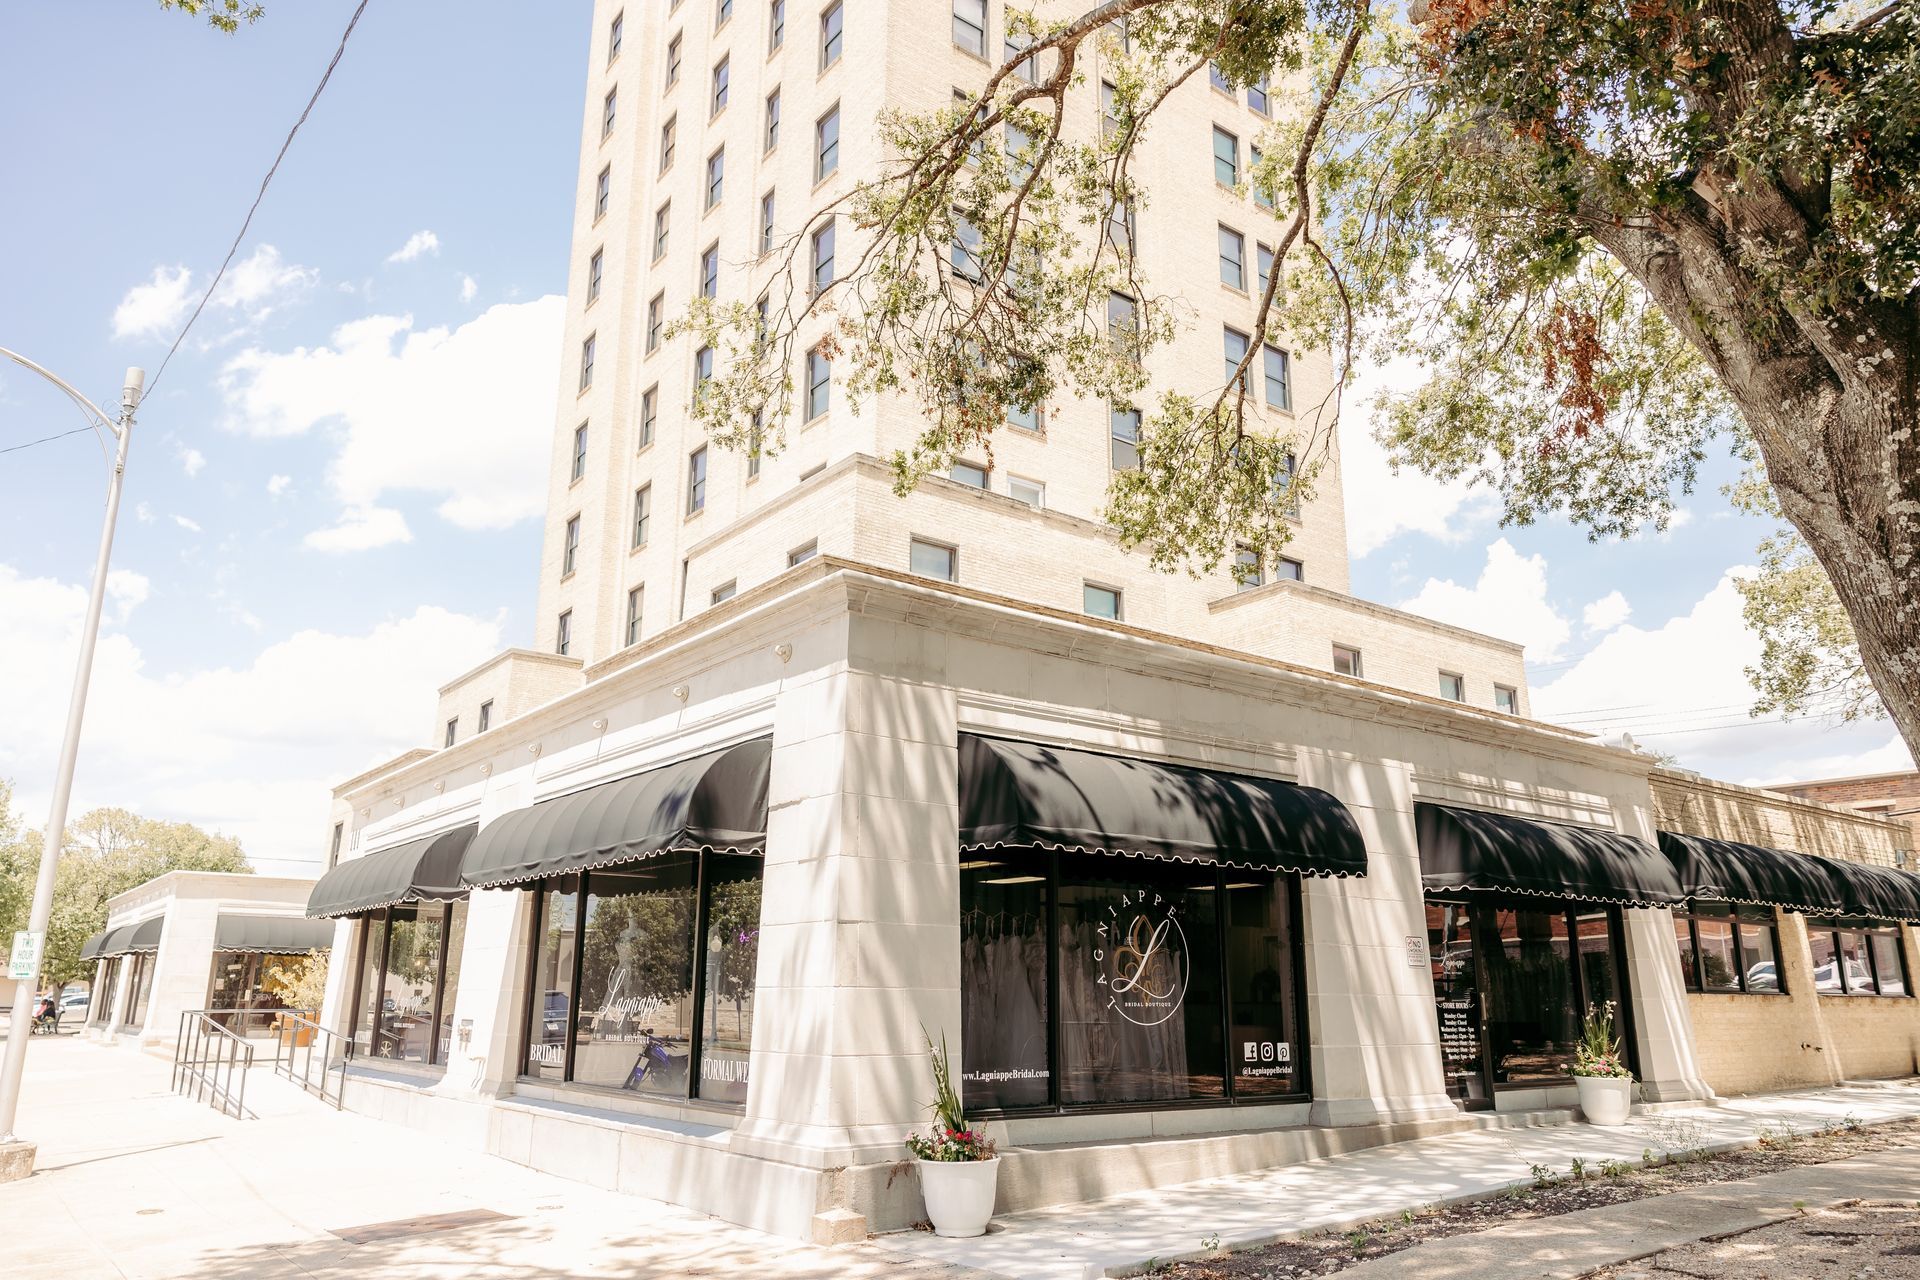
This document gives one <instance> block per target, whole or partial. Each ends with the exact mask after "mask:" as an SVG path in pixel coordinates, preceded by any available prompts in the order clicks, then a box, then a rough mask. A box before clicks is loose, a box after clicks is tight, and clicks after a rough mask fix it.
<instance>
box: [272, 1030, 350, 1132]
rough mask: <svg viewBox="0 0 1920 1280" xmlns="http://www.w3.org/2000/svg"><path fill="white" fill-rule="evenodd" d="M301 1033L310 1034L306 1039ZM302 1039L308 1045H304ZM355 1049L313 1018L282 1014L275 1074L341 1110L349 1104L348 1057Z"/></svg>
mask: <svg viewBox="0 0 1920 1280" xmlns="http://www.w3.org/2000/svg"><path fill="white" fill-rule="evenodd" d="M302 1033H309V1034H306V1035H304V1037H303V1034H302ZM303 1038H304V1039H305V1040H306V1043H305V1044H302V1043H301V1040H302V1039H303ZM316 1046H317V1047H318V1050H319V1057H320V1065H319V1073H320V1074H319V1077H318V1078H317V1079H316V1078H315V1076H314V1061H313V1059H314V1052H315V1048H316ZM352 1048H353V1043H352V1041H350V1040H348V1039H347V1038H346V1037H345V1036H343V1035H340V1034H338V1033H337V1032H334V1031H330V1030H328V1029H327V1028H325V1027H323V1026H321V1025H320V1024H319V1023H318V1022H316V1021H314V1020H313V1019H312V1018H309V1017H305V1016H304V1015H302V1014H298V1013H293V1012H291V1011H283V1012H282V1013H281V1015H280V1027H279V1034H278V1036H277V1037H276V1039H275V1041H274V1047H273V1073H274V1074H275V1075H277V1076H279V1077H281V1078H282V1079H285V1080H291V1081H292V1082H293V1083H295V1084H297V1085H299V1086H300V1087H301V1088H302V1089H304V1090H306V1091H307V1092H308V1093H310V1094H312V1095H313V1096H314V1097H316V1098H318V1099H320V1101H322V1102H328V1103H332V1104H333V1109H334V1110H336V1111H338V1110H340V1109H341V1108H342V1107H343V1106H345V1105H346V1089H347V1058H348V1056H349V1055H350V1053H351V1050H352ZM302 1050H305V1053H304V1054H303V1053H302V1052H301V1051H302Z"/></svg>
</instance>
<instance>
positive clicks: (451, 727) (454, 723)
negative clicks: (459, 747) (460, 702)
mask: <svg viewBox="0 0 1920 1280" xmlns="http://www.w3.org/2000/svg"><path fill="white" fill-rule="evenodd" d="M459 732H460V717H459V716H455V717H453V719H451V720H449V721H447V740H446V744H445V745H447V746H449V747H450V746H452V745H453V740H454V738H455V736H456V735H458V734H459Z"/></svg>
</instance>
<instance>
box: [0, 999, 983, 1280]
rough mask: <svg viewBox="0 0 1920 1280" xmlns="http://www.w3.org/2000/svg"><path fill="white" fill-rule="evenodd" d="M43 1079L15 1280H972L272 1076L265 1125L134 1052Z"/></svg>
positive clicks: (41, 1044) (34, 1088)
mask: <svg viewBox="0 0 1920 1280" xmlns="http://www.w3.org/2000/svg"><path fill="white" fill-rule="evenodd" d="M27 1062H28V1069H27V1079H26V1087H25V1090H24V1092H23V1095H22V1098H21V1107H20V1121H21V1127H22V1129H23V1131H24V1132H26V1133H27V1134H28V1135H30V1136H31V1137H33V1138H35V1139H37V1140H39V1141H40V1144H41V1146H40V1155H39V1160H38V1162H37V1167H38V1172H36V1173H35V1174H34V1176H33V1177H31V1178H29V1179H27V1180H26V1181H24V1182H15V1183H8V1184H5V1185H0V1222H4V1223H6V1224H7V1229H6V1230H5V1231H0V1276H5V1277H7V1280H54V1278H55V1277H58V1278H59V1280H95V1278H96V1277H99V1278H101V1280H106V1278H108V1277H112V1278H113V1280H121V1278H122V1277H126V1278H129V1280H132V1278H144V1277H174V1276H194V1277H206V1278H210V1280H228V1278H230V1280H243V1278H244V1280H282V1278H293V1277H300V1278H306V1277H323V1278H325V1280H336V1278H337V1280H346V1278H347V1277H354V1278H356V1280H361V1278H366V1280H428V1278H434V1280H438V1278H439V1277H447V1278H448V1280H452V1278H453V1277H462V1278H463V1280H464V1278H465V1277H470V1276H472V1277H494V1276H499V1277H507V1276H512V1277H515V1278H516V1280H520V1278H525V1280H559V1278H560V1277H563V1276H565V1277H571V1276H614V1275H618V1276H648V1277H654V1276H658V1277H669V1276H673V1277H678V1276H714V1277H720V1276H730V1277H732V1276H783V1277H784V1276H792V1277H804V1278H807V1280H829V1278H832V1280H839V1278H840V1277H850V1278H856V1280H862V1278H871V1280H880V1278H881V1277H886V1278H887V1280H892V1278H893V1277H906V1278H909V1280H964V1278H965V1277H966V1273H965V1272H964V1271H963V1270H962V1269H961V1268H958V1267H955V1266H953V1265H950V1264H948V1263H945V1262H942V1261H940V1260H924V1261H915V1262H913V1263H911V1264H910V1265H906V1266H902V1264H901V1261H900V1260H899V1259H898V1258H895V1257H893V1256H890V1255H888V1254H884V1253H881V1252H879V1251H878V1250H876V1249H874V1248H873V1247H872V1246H871V1245H870V1244H866V1245H855V1246H842V1247H840V1248H836V1249H821V1248H815V1247H813V1246H811V1245H804V1244H801V1243H799V1242H797V1241H792V1240H783V1239H779V1238H777V1237H773V1236H768V1235H763V1234H761V1233H759V1232H755V1231H749V1230H747V1229H745V1228H742V1227H736V1226H733V1225H731V1224H729V1223H724V1222H719V1221H717V1220H715V1219H712V1218H705V1217H701V1216H699V1215H697V1214H694V1213H691V1212H688V1211H687V1210H684V1209H678V1208H674V1207H672V1206H670V1205H666V1204H662V1203H659V1202H657V1201H651V1200H643V1199H641V1198H639V1197H637V1196H628V1195H620V1194H616V1193H614V1192H610V1191H601V1190H597V1189H595V1188H593V1187H589V1186H585V1185H584V1184H581V1183H577V1182H569V1181H567V1180H565V1179H563V1178H556V1177H553V1176H552V1175H549V1174H544V1173H540V1172H538V1171H536V1170H532V1169H527V1168H523V1167H522V1166H520V1165H516V1164H512V1163H510V1162H508V1161H505V1160H501V1159H498V1158H496V1157H492V1156H486V1155H479V1154H476V1153H474V1152H470V1151H465V1150H461V1149H457V1148H455V1147H452V1146H450V1145H448V1144H445V1143H443V1142H440V1141H438V1140H436V1139H434V1138H432V1137H429V1136H427V1135H425V1134H421V1133H416V1132H414V1131H412V1130H409V1129H402V1128H397V1127H395V1126H393V1125H387V1124H382V1123H379V1122H377V1121H373V1120H368V1119H366V1118H365V1117H362V1116H357V1115H354V1114H352V1113H351V1112H337V1111H334V1110H333V1109H332V1108H331V1107H326V1106H323V1105H322V1104H321V1103H319V1102H318V1101H317V1100H315V1099H312V1098H309V1097H307V1096H306V1095H305V1094H303V1093H301V1092H300V1091H299V1090H297V1089H295V1088H294V1087H293V1086H291V1085H289V1084H287V1083H286V1082H285V1081H282V1080H279V1079H276V1078H274V1077H273V1076H272V1075H271V1074H270V1073H269V1072H267V1071H264V1070H259V1069H256V1070H255V1072H254V1073H253V1078H252V1079H251V1080H250V1081H249V1082H248V1085H247V1105H248V1106H249V1108H251V1109H252V1110H255V1111H257V1112H258V1113H259V1114H260V1117H261V1118H260V1119H257V1120H247V1121H235V1120H229V1119H225V1118H223V1117H221V1116H219V1115H216V1114H215V1113H214V1112H213V1111H212V1110H211V1109H210V1108H208V1107H206V1106H205V1105H198V1104H195V1103H191V1102H188V1101H186V1100H185V1099H182V1098H177V1097H174V1096H173V1095H172V1093H171V1092H170V1091H169V1088H168V1083H169V1081H168V1077H169V1074H170V1068H169V1064H168V1063H167V1062H166V1061H164V1060H162V1059H159V1058H156V1057H153V1056H151V1055H149V1054H145V1053H141V1052H139V1051H137V1050H134V1049H131V1048H103V1047H101V1046H99V1045H95V1044H91V1043H86V1042H81V1041H75V1040H72V1039H70V1038H68V1037H65V1036H62V1037H60V1038H59V1039H58V1040H53V1039H45V1040H39V1039H37V1040H36V1041H35V1042H34V1045H33V1051H32V1053H31V1054H30V1055H29V1056H28V1059H27ZM447 1213H465V1214H469V1215H475V1216H476V1217H478V1218H484V1219H485V1220H484V1221H475V1222H474V1223H473V1225H468V1226H463V1227H461V1228H459V1229H457V1230H443V1231H437V1232H431V1233H420V1232H418V1231H417V1229H416V1230H414V1231H413V1232H412V1233H410V1234H401V1235H397V1236H393V1237H390V1238H386V1239H374V1240H363V1241H362V1242H359V1243H356V1242H354V1241H352V1240H348V1239H343V1238H342V1236H341V1234H340V1233H346V1234H349V1235H359V1234H361V1233H356V1232H354V1231H353V1230H352V1229H353V1228H358V1227H367V1226H372V1225H375V1224H392V1223H397V1222H401V1221H403V1220H409V1219H415V1218H419V1217H423V1216H427V1215H434V1214H447ZM399 1229H400V1230H404V1228H399ZM974 1280H977V1278H974Z"/></svg>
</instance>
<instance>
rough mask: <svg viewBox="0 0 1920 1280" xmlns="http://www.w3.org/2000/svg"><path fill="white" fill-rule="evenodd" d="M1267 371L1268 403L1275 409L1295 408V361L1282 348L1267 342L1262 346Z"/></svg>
mask: <svg viewBox="0 0 1920 1280" xmlns="http://www.w3.org/2000/svg"><path fill="white" fill-rule="evenodd" d="M1260 355H1261V360H1262V363H1263V368H1264V371H1265V377H1264V380H1265V383H1266V391H1267V404H1268V405H1269V406H1270V407H1272V408H1275V409H1289V410H1290V409H1292V408H1293V361H1292V360H1290V359H1288V357H1287V353H1286V352H1284V351H1282V350H1281V349H1280V348H1278V347H1276V346H1274V345H1272V344H1271V343H1267V344H1265V345H1263V346H1262V347H1261V348H1260Z"/></svg>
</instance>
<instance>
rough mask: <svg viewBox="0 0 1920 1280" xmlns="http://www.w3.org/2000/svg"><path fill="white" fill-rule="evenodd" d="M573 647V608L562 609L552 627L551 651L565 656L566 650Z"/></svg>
mask: <svg viewBox="0 0 1920 1280" xmlns="http://www.w3.org/2000/svg"><path fill="white" fill-rule="evenodd" d="M571 648H573V610H571V609H564V610H562V611H561V613H560V620H559V622H558V623H556V624H555V625H554V629H553V651H554V652H555V653H557V654H559V655H560V656H561V657H563V658H564V657H566V656H567V650H569V649H571Z"/></svg>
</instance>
